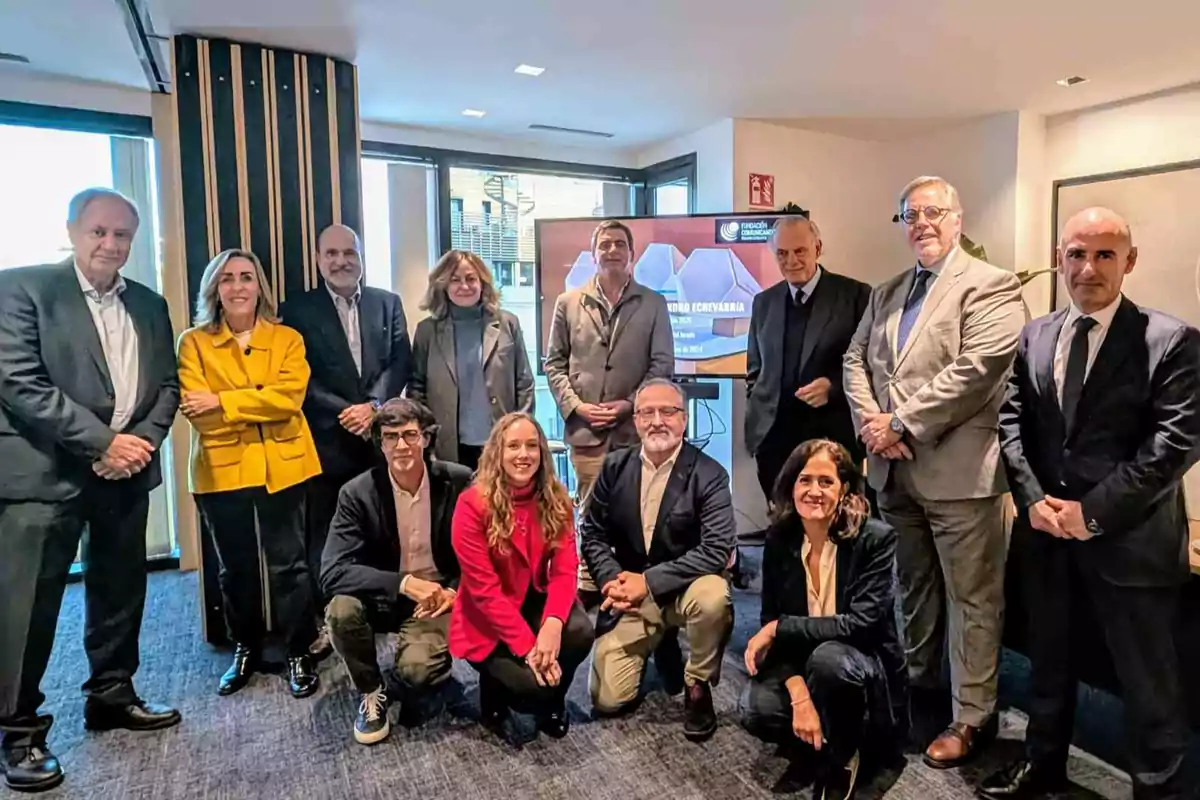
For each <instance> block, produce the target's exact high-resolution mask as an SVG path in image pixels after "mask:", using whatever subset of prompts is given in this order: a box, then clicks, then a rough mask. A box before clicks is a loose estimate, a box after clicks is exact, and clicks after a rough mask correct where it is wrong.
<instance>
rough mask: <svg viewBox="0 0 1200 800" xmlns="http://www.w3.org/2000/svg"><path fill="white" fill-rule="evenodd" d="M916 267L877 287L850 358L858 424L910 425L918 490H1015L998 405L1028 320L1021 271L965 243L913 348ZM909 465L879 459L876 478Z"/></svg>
mask: <svg viewBox="0 0 1200 800" xmlns="http://www.w3.org/2000/svg"><path fill="white" fill-rule="evenodd" d="M915 274H916V270H915V269H908V270H905V271H904V272H902V273H901V274H899V275H897V276H896V277H894V278H892V279H890V280H888V281H887V282H885V283H882V284H880V285H879V286H877V287H875V289H874V290H873V291H872V292H871V300H870V302H869V303H868V305H867V311H866V313H865V314H863V317H862V320H861V322H860V323H859V326H858V330H857V331H856V332H855V334H854V337H853V339H851V341H850V348H849V350H847V351H846V356H845V358H844V360H843V380H844V385H845V391H846V398H847V400H849V402H850V412H851V415H852V416H853V418H854V426H855V429H856V430H858V429H860V428H861V427H862V417H863V415H864V414H868V413H879V412H880V411H886V412H893V413H895V414H896V416H897V417H899V418H900V421H901V422H903V423H904V425H905V426H906V427H907V428H908V431H909V437H908V442H909V445H910V446H911V447H912V450H913V455H914V459H913V461H912V462H911V463H910V464H906V466H905V467H904V469H906V470H907V471H908V475H909V477H910V480H911V485H912V488H913V491H915V492H916V493H917V494H919V495H920V496H921V497H923V498H925V499H928V500H962V499H968V498H980V497H992V496H995V495H998V494H1003V493H1004V492H1005V491H1007V488H1006V483H1005V479H1004V470H1003V465H1002V464H1001V461H1000V445H999V442H998V441H997V428H998V412H999V409H1000V403H1001V401H1002V400H1003V394H1004V385H1005V381H1006V379H1007V377H1008V371H1009V369H1010V368H1011V366H1012V360H1013V356H1014V354H1015V353H1016V350H1017V339H1018V337H1019V336H1020V333H1021V328H1022V326H1023V325H1024V324H1025V321H1026V316H1027V314H1026V311H1025V305H1024V303H1023V302H1022V300H1021V283H1020V281H1018V280H1017V277H1016V275H1014V274H1013V273H1011V272H1009V271H1007V270H1004V269H1000V268H999V267H993V266H991V265H990V264H986V263H984V262H983V261H980V260H979V259H977V258H973V257H971V256H970V255H968V254H967V253H965V252H963V251H962V250H961V249H957V248H956V249H955V250H954V251H953V252H951V254H950V255H949V256H948V257H947V259H946V262H945V263H944V264H943V265H942V269H941V272H940V274H939V275H938V278H937V280H935V281H934V282H933V285H932V286H931V287H930V289H929V294H928V296H926V298H925V303H924V305H922V307H921V313H920V315H919V316H918V317H917V321H916V323H915V324H914V325H913V328H912V331H911V332H910V333H909V336H908V340H907V341H906V343H905V346H904V349H903V350H902V351H901V352H899V353H897V352H896V347H895V342H896V329H897V327H898V326H899V324H900V314H901V312H902V311H903V310H904V301H905V299H906V298H907V297H908V292H909V289H911V288H912V285H913V279H914V276H915ZM896 463H899V462H891V461H889V460H888V459H886V458H883V457H881V456H870V460H869V462H868V479H869V480H870V483H871V486H872V487H874V488H875V489H876V490H882V489H883V488H884V487H885V485H886V484H887V480H888V477H889V474H890V471H891V469H892V468H893V467H894V466H895V464H896Z"/></svg>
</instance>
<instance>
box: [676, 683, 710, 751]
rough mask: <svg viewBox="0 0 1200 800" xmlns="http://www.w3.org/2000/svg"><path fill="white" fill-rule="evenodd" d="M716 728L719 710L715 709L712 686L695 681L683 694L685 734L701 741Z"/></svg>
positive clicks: (695, 740) (694, 740)
mask: <svg viewBox="0 0 1200 800" xmlns="http://www.w3.org/2000/svg"><path fill="white" fill-rule="evenodd" d="M716 730H717V712H716V711H714V710H713V702H712V688H711V687H709V685H708V684H707V683H706V682H700V683H693V684H692V685H691V686H689V687H687V689H685V690H684V695H683V735H684V736H686V737H687V738H688V739H690V740H691V741H693V742H699V741H701V740H703V739H707V738H708V737H709V736H712V735H713V733H714V732H715V731H716Z"/></svg>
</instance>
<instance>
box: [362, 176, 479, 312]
mask: <svg viewBox="0 0 1200 800" xmlns="http://www.w3.org/2000/svg"><path fill="white" fill-rule="evenodd" d="M436 186H437V182H436V176H435V174H434V170H433V169H432V168H431V167H430V166H429V165H427V164H420V163H413V162H411V161H398V160H391V159H383V158H364V159H363V161H362V192H363V197H362V203H363V229H362V232H361V233H362V239H363V276H364V278H365V280H366V283H367V285H368V286H375V287H378V288H380V289H387V290H389V291H393V292H396V293H397V294H399V295H401V296H402V297H405V298H406V302H405V311H406V312H407V314H408V316H409V319H410V321H411V320H415V319H417V318H418V317H415V316H414V314H416V313H417V308H416V305H417V303H416V300H419V298H420V297H421V295H422V294H424V277H423V276H424V274H426V273H427V271H428V270H429V269H430V267H431V266H432V265H433V264H435V263H437V258H438V255H439V248H438V243H437V237H438V234H437V224H436V219H437V214H436V210H437V192H436ZM454 207H455V206H454V205H453V204H452V205H451V208H452V209H453V208H454ZM457 207H458V209H459V214H460V215H461V209H462V203H461V201H460V202H459V203H458V204H457ZM418 284H419V285H418ZM414 292H415V294H413V293H414ZM414 298H415V299H416V300H414Z"/></svg>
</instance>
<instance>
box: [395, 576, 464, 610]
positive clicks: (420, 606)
mask: <svg viewBox="0 0 1200 800" xmlns="http://www.w3.org/2000/svg"><path fill="white" fill-rule="evenodd" d="M403 592H404V596H405V597H407V598H408V599H409V600H412V601H413V602H414V603H416V604H417V610H416V611H414V612H413V617H415V618H416V619H433V618H434V617H440V616H441V615H442V614H445V613H446V612H447V611H449V610H450V609H451V607H453V605H454V598H455V597H457V596H458V592H456V591H454V590H453V589H451V588H449V587H447V586H442V585H441V584H440V583H434V582H433V581H427V580H424V579H422V578H418V577H416V576H415V575H410V576H409V577H408V578H407V579H406V580H405V581H404V589H403Z"/></svg>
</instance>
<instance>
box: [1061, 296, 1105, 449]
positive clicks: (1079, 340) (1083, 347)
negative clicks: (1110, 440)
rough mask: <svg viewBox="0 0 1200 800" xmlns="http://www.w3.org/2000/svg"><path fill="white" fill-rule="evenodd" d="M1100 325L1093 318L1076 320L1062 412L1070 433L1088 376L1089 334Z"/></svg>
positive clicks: (1068, 358)
mask: <svg viewBox="0 0 1200 800" xmlns="http://www.w3.org/2000/svg"><path fill="white" fill-rule="evenodd" d="M1098 324H1099V323H1097V322H1096V320H1094V319H1092V318H1091V317H1080V318H1079V319H1077V320H1075V333H1074V335H1073V336H1072V337H1071V349H1070V351H1069V352H1068V353H1067V369H1066V372H1065V373H1064V376H1063V393H1062V412H1063V420H1064V422H1065V423H1066V430H1067V431H1068V432H1069V431H1070V430H1071V427H1072V426H1073V425H1074V424H1075V409H1076V408H1077V407H1078V406H1079V397H1080V395H1082V394H1083V379H1084V377H1085V376H1086V375H1087V363H1088V334H1089V333H1090V332H1091V330H1092V328H1094V327H1096V325H1098Z"/></svg>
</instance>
